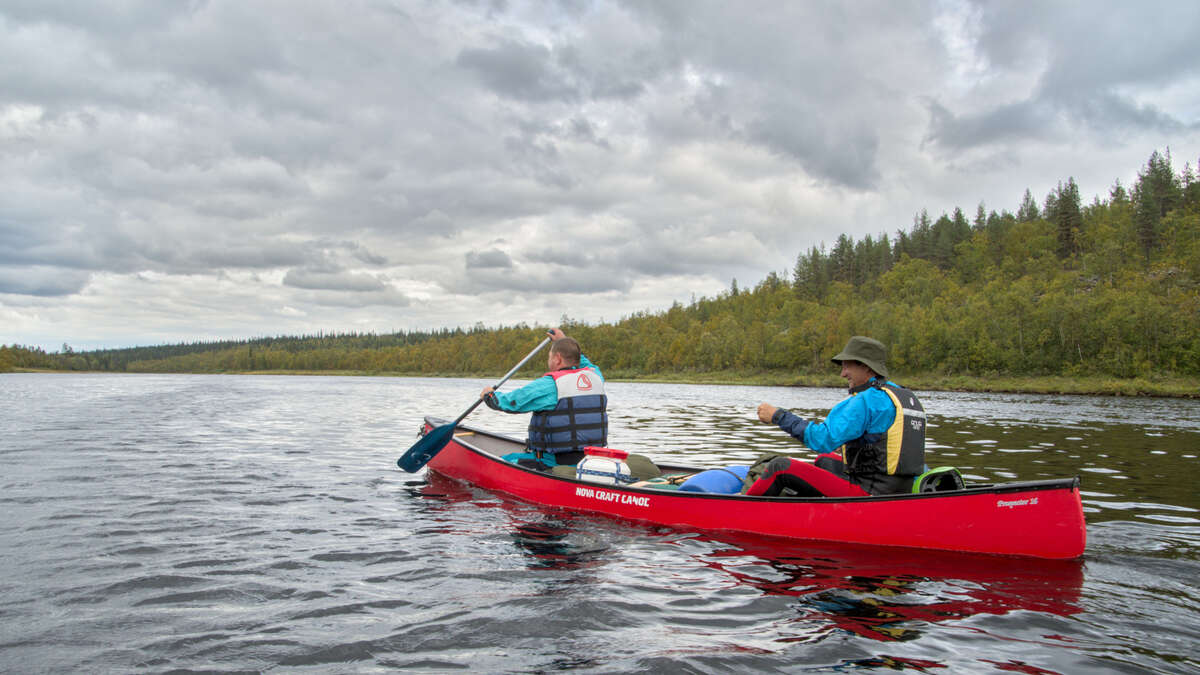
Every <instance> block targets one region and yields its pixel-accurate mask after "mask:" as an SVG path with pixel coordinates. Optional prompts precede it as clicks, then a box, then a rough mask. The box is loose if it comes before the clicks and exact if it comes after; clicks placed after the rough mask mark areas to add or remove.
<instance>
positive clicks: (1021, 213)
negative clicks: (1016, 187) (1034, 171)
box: [1017, 188, 1041, 223]
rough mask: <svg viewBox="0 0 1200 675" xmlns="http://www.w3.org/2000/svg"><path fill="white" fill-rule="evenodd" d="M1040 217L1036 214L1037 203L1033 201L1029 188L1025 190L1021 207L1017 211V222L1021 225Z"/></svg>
mask: <svg viewBox="0 0 1200 675" xmlns="http://www.w3.org/2000/svg"><path fill="white" fill-rule="evenodd" d="M1039 217H1041V214H1040V213H1038V206H1037V202H1035V201H1033V193H1032V192H1030V191H1029V188H1025V197H1024V198H1022V199H1021V207H1020V208H1018V209H1017V220H1018V221H1019V222H1022V223H1028V222H1030V221H1034V220H1037V219H1038V218H1039Z"/></svg>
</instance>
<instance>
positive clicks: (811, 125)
mask: <svg viewBox="0 0 1200 675" xmlns="http://www.w3.org/2000/svg"><path fill="white" fill-rule="evenodd" d="M747 131H748V135H749V137H750V139H751V140H753V141H755V142H757V143H760V144H762V145H763V146H765V147H767V148H769V149H771V150H773V151H775V152H779V153H782V154H784V155H787V156H790V157H792V158H794V159H795V160H797V161H798V162H800V164H801V165H803V166H804V167H805V169H807V170H808V172H809V173H811V174H812V175H814V176H816V177H818V178H822V179H825V180H828V181H831V182H833V183H835V184H840V185H845V186H847V187H852V188H856V189H860V190H865V189H870V188H872V187H874V186H875V183H876V181H878V180H879V169H878V167H877V166H876V159H877V154H878V149H879V137H878V135H877V134H876V132H875V131H873V130H872V129H870V128H867V127H866V126H864V125H854V124H853V123H851V124H850V125H848V126H847V125H838V124H836V123H834V122H833V121H832V120H830V119H829V116H828V115H827V114H826V112H825V111H823V110H821V109H819V108H816V107H812V108H810V107H808V106H805V107H802V108H786V107H778V108H776V109H774V110H771V111H768V114H767V115H765V116H764V117H761V118H758V119H757V120H754V121H753V122H751V123H750V124H749V125H748V130H747Z"/></svg>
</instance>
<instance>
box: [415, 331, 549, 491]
mask: <svg viewBox="0 0 1200 675" xmlns="http://www.w3.org/2000/svg"><path fill="white" fill-rule="evenodd" d="M551 335H553V333H551ZM552 339H553V338H552V337H548V338H546V339H545V340H542V343H541V344H539V345H538V346H537V347H536V348H534V350H533V351H531V352H529V354H527V355H526V356H525V358H523V359H521V362H520V363H518V364H517V365H515V366H513V369H512V370H510V371H508V374H507V375H505V376H504V377H503V378H502V379H501V380H500V381H499V382H497V383H496V386H494V387H492V389H499V388H500V385H502V384H504V383H505V382H507V381H508V378H510V377H512V376H513V373H515V372H517V371H518V370H520V369H521V366H523V365H525V362H526V361H528V360H529V359H532V358H533V355H534V354H537V353H538V352H540V351H542V347H545V346H546V343H548V342H550V340H552ZM480 403H483V399H482V398H479V399H476V401H475V403H473V404H472V405H471V407H470V408H467V410H466V412H464V413H463V414H461V415H459V416H458V419H456V420H454V421H453V422H451V423H449V424H443V425H441V426H439V427H434V428H433V429H430V430H429V433H427V434H425V435H424V436H422V437H421V439H420V440H418V441H417V442H416V443H414V444H413V446H412V447H411V448H409V449H408V452H406V453H404V454H403V455H401V456H400V459H398V460H396V464H397V465H398V466H399V467H400V468H401V469H404V470H405V471H407V472H409V473H415V472H417V471H419V470H420V469H421V467H423V466H425V464H426V463H427V462H428V461H429V460H431V459H433V456H434V455H436V454H438V453H439V452H441V450H442V448H444V447H446V444H447V443H449V442H450V439H451V438H452V437H453V436H454V428H455V427H457V426H458V424H459V423H460V422H462V421H463V418H465V417H466V416H467V415H470V414H471V411H473V410H475V409H476V408H478V407H479V404H480Z"/></svg>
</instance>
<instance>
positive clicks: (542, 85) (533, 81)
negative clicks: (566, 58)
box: [457, 41, 577, 102]
mask: <svg viewBox="0 0 1200 675" xmlns="http://www.w3.org/2000/svg"><path fill="white" fill-rule="evenodd" d="M457 63H458V65H459V66H460V67H462V68H465V69H468V70H471V71H473V72H475V73H478V74H479V76H480V78H481V79H482V80H483V82H484V83H485V84H486V85H487V86H488V87H489V88H491V90H492V91H494V92H496V93H497V94H499V95H500V96H504V97H507V98H514V99H520V100H526V101H533V102H544V101H550V100H572V99H574V98H576V97H577V91H576V88H575V87H574V86H573V85H572V84H571V82H570V81H569V78H568V77H567V76H566V73H564V72H562V71H561V70H560V69H559V68H558V67H557V65H556V64H555V62H554V57H553V54H552V53H551V51H550V50H549V49H547V48H546V47H543V46H541V45H533V44H520V43H517V42H513V41H504V42H502V43H501V44H499V45H497V46H495V47H492V48H469V49H464V50H462V52H460V53H459V55H458V59H457Z"/></svg>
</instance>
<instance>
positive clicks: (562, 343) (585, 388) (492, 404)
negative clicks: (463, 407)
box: [480, 328, 608, 469]
mask: <svg viewBox="0 0 1200 675" xmlns="http://www.w3.org/2000/svg"><path fill="white" fill-rule="evenodd" d="M550 337H551V339H552V340H553V343H552V344H551V345H550V356H549V357H548V358H547V359H546V366H547V367H548V368H549V369H550V372H548V373H546V374H545V375H543V376H541V377H539V378H538V379H536V380H534V381H533V382H530V383H529V384H527V385H525V386H524V387H521V388H520V389H517V390H515V391H511V392H508V393H499V392H495V391H493V389H492V387H485V388H484V390H483V391H482V392H481V393H480V397H481V398H483V400H484V402H485V403H487V405H488V407H489V408H492V409H493V410H503V411H504V412H509V413H523V412H531V413H533V414H532V415H530V416H529V436H528V438H527V440H526V445H527V447H528V448H529V450H530V451H532V453H533V455H534V457H535V458H536V459H535V461H533V462H527V461H525V460H522V461H521V462H519V463H522V465H531V466H532V468H539V469H544V468H546V467H547V466H554V465H556V464H576V463H578V462H579V460H580V459H583V455H584V451H583V449H584V448H585V447H587V446H589V445H595V446H605V445H607V444H608V396H607V395H606V394H605V393H604V376H603V375H602V374H601V373H600V368H599V367H597V366H596V364H594V363H592V362H591V361H589V360H588V358H587V357H586V356H584V355H583V353H582V352H581V351H580V348H579V343H578V342H576V341H575V340H574V339H573V338H569V337H567V336H566V334H564V333H563V332H562V330H560V329H558V328H555V329H554V330H552V331H550Z"/></svg>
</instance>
